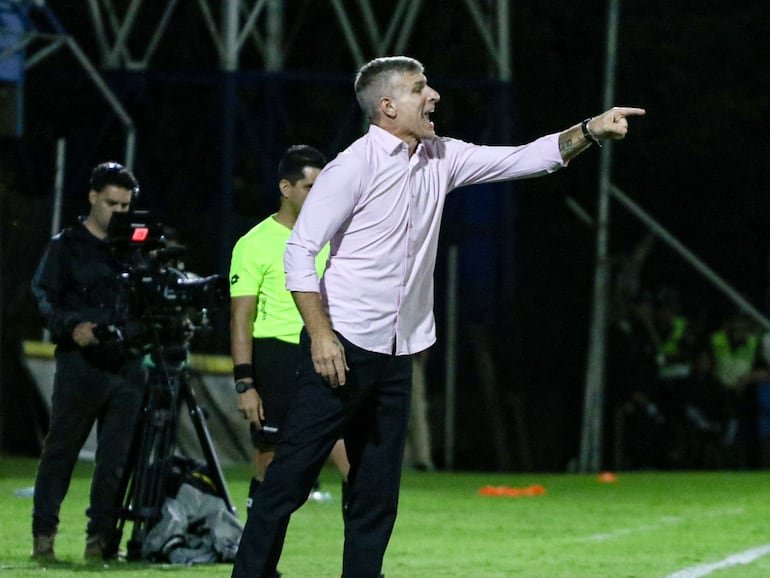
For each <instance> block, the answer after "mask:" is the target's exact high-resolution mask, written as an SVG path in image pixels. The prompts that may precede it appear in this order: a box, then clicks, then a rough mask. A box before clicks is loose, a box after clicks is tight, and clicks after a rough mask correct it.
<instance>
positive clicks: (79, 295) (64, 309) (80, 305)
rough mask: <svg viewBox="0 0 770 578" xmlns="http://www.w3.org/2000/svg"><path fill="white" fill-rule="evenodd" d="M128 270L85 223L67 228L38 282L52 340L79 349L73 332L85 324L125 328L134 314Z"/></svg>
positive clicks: (39, 271) (38, 272)
mask: <svg viewBox="0 0 770 578" xmlns="http://www.w3.org/2000/svg"><path fill="white" fill-rule="evenodd" d="M123 271H124V268H123V267H122V265H121V264H120V262H119V261H118V260H117V259H115V258H114V257H113V256H112V255H111V253H110V248H109V245H108V244H107V242H106V241H102V240H100V239H97V238H96V237H94V236H93V235H92V234H91V233H90V232H89V231H88V229H86V227H85V225H84V224H83V220H82V219H81V221H80V222H79V223H77V224H76V225H75V226H73V227H71V228H68V229H64V230H63V231H62V232H61V233H59V234H58V235H56V236H54V237H53V238H52V239H51V241H50V242H49V243H48V246H47V247H46V250H45V253H44V254H43V258H42V260H41V261H40V264H39V265H38V267H37V270H36V271H35V275H34V277H33V278H32V292H33V293H34V295H35V298H36V299H37V304H38V309H39V311H40V314H41V315H42V316H43V320H44V322H45V325H46V327H47V328H48V330H49V331H50V332H51V337H52V339H53V341H54V342H55V343H57V344H58V345H59V346H60V347H62V348H66V349H72V348H75V347H77V345H76V344H75V342H74V341H73V340H72V331H73V329H74V328H75V326H76V325H77V324H78V323H80V322H82V321H90V322H92V323H96V324H98V325H102V326H106V325H110V324H116V325H120V324H122V323H124V322H125V321H126V320H127V319H128V316H129V302H128V299H127V295H128V291H127V288H126V286H125V284H124V283H123V282H121V280H120V279H119V275H120V273H121V272H123Z"/></svg>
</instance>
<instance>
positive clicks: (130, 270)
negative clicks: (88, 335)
mask: <svg viewBox="0 0 770 578" xmlns="http://www.w3.org/2000/svg"><path fill="white" fill-rule="evenodd" d="M107 242H108V243H109V245H110V249H111V252H112V255H113V257H114V258H115V259H116V260H117V261H118V262H119V263H120V267H121V268H122V271H121V273H120V274H119V275H118V280H119V281H120V285H121V287H122V288H123V292H124V295H125V301H126V308H127V309H128V310H129V311H131V319H132V320H131V321H127V322H125V323H123V324H120V325H117V324H113V325H107V326H100V327H98V328H97V329H96V331H95V335H96V337H97V339H99V342H100V345H101V346H102V347H112V348H114V349H122V350H123V352H124V354H125V355H126V356H135V355H141V354H145V353H152V352H153V351H154V350H156V349H160V348H162V350H163V352H164V355H166V356H171V357H172V358H173V357H174V356H176V357H180V356H181V357H182V358H183V357H184V356H186V352H187V345H188V343H189V341H190V339H191V338H192V337H193V335H195V334H196V332H199V331H204V330H207V329H209V327H210V326H209V318H208V313H209V311H212V310H215V309H218V308H221V307H222V306H224V305H225V304H226V303H227V301H228V298H229V294H228V284H227V279H225V278H224V277H222V276H221V275H209V276H207V277H201V276H199V275H197V274H195V273H190V272H189V271H186V270H185V269H184V264H183V263H182V261H181V258H182V256H183V255H184V254H185V253H186V250H185V248H184V247H183V246H181V245H176V244H173V243H171V242H170V241H169V240H168V239H167V238H166V237H165V235H164V227H163V224H162V223H160V222H159V221H156V220H154V219H153V218H151V216H150V214H149V213H148V212H147V211H130V212H127V213H114V214H113V215H112V217H111V218H110V224H109V227H108V229H107Z"/></svg>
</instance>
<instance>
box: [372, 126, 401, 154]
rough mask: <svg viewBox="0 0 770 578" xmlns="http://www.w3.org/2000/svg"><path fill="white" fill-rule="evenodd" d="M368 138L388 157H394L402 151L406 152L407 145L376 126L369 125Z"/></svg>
mask: <svg viewBox="0 0 770 578" xmlns="http://www.w3.org/2000/svg"><path fill="white" fill-rule="evenodd" d="M369 136H370V137H371V138H372V140H374V142H376V143H377V144H378V145H380V146H381V147H382V148H383V149H384V150H385V151H386V152H387V153H388V154H389V155H394V154H397V153H399V152H400V151H402V150H407V144H406V143H405V142H404V141H402V140H401V139H400V138H398V137H397V136H395V135H394V134H392V133H389V132H388V131H386V130H385V129H384V128H380V127H379V126H377V125H376V124H370V125H369Z"/></svg>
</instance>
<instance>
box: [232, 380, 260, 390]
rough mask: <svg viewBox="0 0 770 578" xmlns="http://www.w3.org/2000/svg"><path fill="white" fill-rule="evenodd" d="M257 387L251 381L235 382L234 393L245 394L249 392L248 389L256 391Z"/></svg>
mask: <svg viewBox="0 0 770 578" xmlns="http://www.w3.org/2000/svg"><path fill="white" fill-rule="evenodd" d="M256 388H257V387H256V386H255V385H254V382H252V381H236V382H235V391H237V392H238V393H245V392H247V391H249V390H250V389H256Z"/></svg>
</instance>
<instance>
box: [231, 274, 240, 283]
mask: <svg viewBox="0 0 770 578" xmlns="http://www.w3.org/2000/svg"><path fill="white" fill-rule="evenodd" d="M238 279H240V277H238V274H237V273H236V274H235V275H233V276H232V277H230V285H235V284H236V283H237V282H238Z"/></svg>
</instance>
